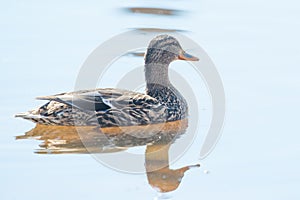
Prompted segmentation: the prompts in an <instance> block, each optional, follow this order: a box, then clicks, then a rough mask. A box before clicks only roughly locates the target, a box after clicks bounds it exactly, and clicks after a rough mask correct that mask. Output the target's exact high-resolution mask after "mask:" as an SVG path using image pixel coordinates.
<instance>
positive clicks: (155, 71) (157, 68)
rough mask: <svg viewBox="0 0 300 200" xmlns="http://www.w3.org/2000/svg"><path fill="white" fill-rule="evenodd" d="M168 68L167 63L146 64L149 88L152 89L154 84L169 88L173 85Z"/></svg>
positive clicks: (146, 77)
mask: <svg viewBox="0 0 300 200" xmlns="http://www.w3.org/2000/svg"><path fill="white" fill-rule="evenodd" d="M168 68H169V67H168V65H167V64H152V63H151V64H145V79H146V84H147V90H149V89H151V88H152V87H153V85H159V86H160V87H167V88H168V87H171V86H172V84H171V83H170V80H169V73H168Z"/></svg>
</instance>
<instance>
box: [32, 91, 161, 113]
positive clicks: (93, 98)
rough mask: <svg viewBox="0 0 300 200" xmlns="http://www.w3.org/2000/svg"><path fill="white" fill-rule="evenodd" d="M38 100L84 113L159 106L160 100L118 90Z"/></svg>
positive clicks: (77, 92)
mask: <svg viewBox="0 0 300 200" xmlns="http://www.w3.org/2000/svg"><path fill="white" fill-rule="evenodd" d="M36 99H38V100H49V101H56V102H59V103H63V104H66V105H68V106H71V107H73V108H77V109H79V110H81V111H84V112H86V111H96V112H98V111H107V110H109V109H122V108H124V107H126V106H128V107H141V106H142V107H144V106H146V105H147V104H149V105H151V104H153V105H157V104H159V101H158V100H156V99H155V98H153V97H151V96H149V95H145V94H142V93H138V92H133V91H129V90H123V89H116V88H105V89H96V90H81V91H76V92H69V93H61V94H56V95H51V96H42V97H37V98H36ZM146 107H147V106H146Z"/></svg>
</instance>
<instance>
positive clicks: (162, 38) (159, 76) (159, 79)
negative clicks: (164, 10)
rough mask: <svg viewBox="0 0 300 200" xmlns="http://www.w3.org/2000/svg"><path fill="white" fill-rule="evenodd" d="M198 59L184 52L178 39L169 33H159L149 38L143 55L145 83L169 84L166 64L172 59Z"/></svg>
mask: <svg viewBox="0 0 300 200" xmlns="http://www.w3.org/2000/svg"><path fill="white" fill-rule="evenodd" d="M175 60H185V61H198V60H199V59H198V58H197V57H195V56H192V55H190V54H188V53H186V52H185V51H184V50H183V49H182V47H181V45H180V44H179V42H178V40H177V39H176V38H174V37H172V36H170V35H159V36H157V37H155V38H154V39H152V40H151V42H150V44H149V46H148V48H147V52H146V55H145V76H146V82H147V85H149V84H160V85H165V86H168V85H170V82H169V76H168V66H169V64H170V63H171V62H172V61H175Z"/></svg>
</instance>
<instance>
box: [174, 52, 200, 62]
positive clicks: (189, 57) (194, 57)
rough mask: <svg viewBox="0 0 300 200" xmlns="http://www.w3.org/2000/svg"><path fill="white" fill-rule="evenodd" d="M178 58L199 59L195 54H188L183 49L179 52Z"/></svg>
mask: <svg viewBox="0 0 300 200" xmlns="http://www.w3.org/2000/svg"><path fill="white" fill-rule="evenodd" d="M178 59H179V60H186V61H199V58H197V57H196V56H193V55H191V54H188V53H186V52H184V51H183V52H182V53H181V54H179V56H178Z"/></svg>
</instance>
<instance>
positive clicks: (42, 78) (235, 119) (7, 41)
mask: <svg viewBox="0 0 300 200" xmlns="http://www.w3.org/2000/svg"><path fill="white" fill-rule="evenodd" d="M299 19H300V3H299V2H298V1H296V0H286V1H279V0H273V1H270V0H266V1H258V0H251V1H250V0H244V1H238V0H228V1H221V0H210V1H208V0H203V1H196V0H190V1H183V0H175V1H167V0H164V1H156V0H153V1H116V0H111V1H108V2H99V1H94V0H89V1H85V2H83V1H78V2H75V1H69V0H67V1H57V0H52V1H37V0H28V1H19V0H12V1H6V2H4V1H1V2H0V27H1V31H0V66H1V68H0V89H1V100H0V110H1V115H0V123H1V126H0V132H1V135H0V149H1V151H0V177H1V178H0V191H1V192H0V199H5V200H10V199H21V198H22V199H38V198H43V199H66V198H68V199H83V198H85V199H91V200H92V199H154V198H160V197H157V195H158V194H157V193H156V191H155V190H153V189H152V188H151V187H150V186H149V185H148V181H147V178H146V177H145V175H144V174H139V175H131V174H124V173H120V172H117V171H114V170H111V169H109V168H106V167H104V166H102V165H100V164H99V163H98V162H96V161H95V160H94V159H93V158H92V157H91V156H89V155H86V154H62V155H55V154H51V155H41V154H36V153H34V152H35V149H36V148H37V147H38V145H39V144H40V141H35V140H15V136H17V135H22V134H24V132H25V131H27V130H29V129H31V128H33V127H34V125H33V124H32V123H30V122H27V121H24V120H20V119H14V118H13V115H14V114H15V113H18V112H22V111H26V110H28V109H30V108H33V107H35V106H37V105H40V103H41V102H37V101H35V100H34V97H36V96H41V95H48V94H55V93H60V92H65V91H72V89H73V88H74V83H75V80H76V76H77V74H78V72H79V69H80V67H81V65H82V63H83V62H84V61H85V59H86V58H87V56H88V55H89V54H90V53H91V52H92V51H93V50H94V49H95V48H96V47H97V46H98V45H100V44H101V43H102V42H104V41H106V40H108V39H110V38H111V37H112V36H115V35H117V34H119V33H122V32H124V31H128V30H132V29H139V30H145V29H146V30H147V31H157V29H168V31H180V33H182V34H184V35H186V36H188V37H190V38H192V39H193V40H194V41H196V42H197V43H198V44H199V45H201V46H202V48H204V50H205V51H206V52H207V53H208V55H209V56H210V57H211V59H212V60H213V62H214V63H215V65H216V67H217V69H218V71H219V73H220V75H221V77H222V79H223V83H224V87H225V93H226V101H227V109H226V121H225V126H224V130H223V135H222V138H221V139H220V141H219V142H218V144H217V146H216V148H215V149H214V151H213V153H212V154H211V155H209V156H208V157H207V158H206V159H204V160H201V161H199V160H198V159H197V158H198V155H199V150H200V145H201V144H202V142H203V141H201V139H198V140H197V139H196V140H195V141H194V143H193V144H192V146H191V148H190V149H189V150H188V152H187V153H186V155H185V157H183V158H182V159H180V160H179V161H178V162H176V163H175V164H174V167H177V166H182V165H184V164H187V163H189V164H191V163H197V162H200V163H201V167H200V168H198V169H193V170H192V171H189V172H187V174H186V176H185V178H184V179H183V180H182V183H181V185H180V186H179V188H178V189H177V190H176V191H174V192H173V193H172V194H170V195H169V196H167V197H166V198H172V199H191V198H193V199H194V198H199V199H200V198H201V199H220V198H222V199H263V200H276V199H278V200H281V199H291V200H293V199H295V200H296V199H297V200H298V199H299V198H300V193H299V189H298V188H299V184H300V173H299V167H300V145H299V140H300V136H299V125H298V124H299V122H298V120H299V112H300V107H299V105H298V103H299V100H300V93H299V87H300V79H299V73H300V70H299V64H300V57H299V52H300V40H299V35H300V28H299V27H300V24H299V23H300V22H299ZM140 59H141V63H142V61H143V60H142V57H141V58H140ZM186 73H188V72H186ZM187 75H188V74H187ZM107 84H108V83H107ZM199 104H203V106H202V107H203V108H204V109H205V108H208V105H209V103H207V102H206V101H203V103H202V102H199ZM200 107H201V106H200ZM206 126H207V124H204V125H203V127H204V129H205V127H206Z"/></svg>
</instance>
